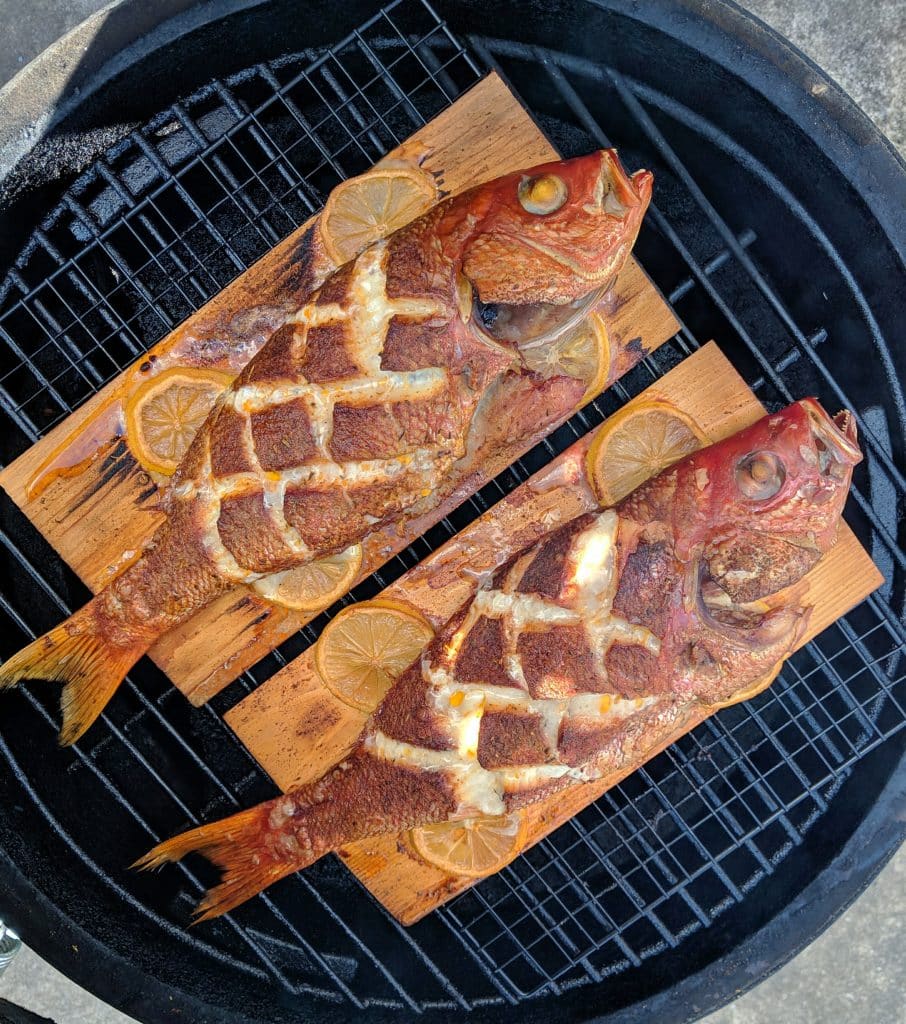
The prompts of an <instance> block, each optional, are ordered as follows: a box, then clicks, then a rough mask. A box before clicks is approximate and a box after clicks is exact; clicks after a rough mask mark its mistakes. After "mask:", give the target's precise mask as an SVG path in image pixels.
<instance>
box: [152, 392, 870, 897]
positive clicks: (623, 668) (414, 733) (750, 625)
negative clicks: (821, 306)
mask: <svg viewBox="0 0 906 1024" xmlns="http://www.w3.org/2000/svg"><path fill="white" fill-rule="evenodd" d="M860 459H861V454H860V452H859V448H858V446H857V444H856V432H855V425H854V422H853V419H852V417H851V416H850V415H849V414H848V413H841V414H840V415H839V416H838V417H836V418H835V419H831V418H830V417H829V416H828V415H827V414H826V413H825V412H824V410H823V409H822V408H821V406H820V405H819V404H818V403H817V401H815V400H814V399H805V400H803V401H801V402H797V403H794V404H793V405H791V406H789V407H788V408H787V409H785V410H783V411H782V412H779V413H777V414H774V415H770V416H765V417H764V418H763V419H761V420H760V421H759V422H758V423H756V424H755V425H753V426H752V427H750V428H749V429H747V430H744V431H742V432H740V433H738V434H736V435H734V436H732V437H730V438H727V439H726V440H724V441H721V442H719V443H718V444H715V445H712V446H711V447H709V448H705V449H703V450H701V451H699V452H697V453H695V454H693V455H691V456H689V457H688V458H686V459H684V460H683V461H681V462H679V463H677V464H676V465H674V466H672V467H671V468H669V469H667V470H666V471H664V472H663V473H661V474H660V475H659V476H657V477H655V478H654V479H652V480H650V481H649V482H648V483H646V484H644V485H643V486H642V487H640V488H639V489H638V490H637V491H635V492H634V493H633V494H631V495H629V497H627V498H626V499H625V500H624V501H622V502H621V503H620V504H619V505H617V506H616V507H614V508H610V509H601V510H598V511H596V512H591V513H588V514H586V515H583V516H580V517H578V518H577V519H574V520H572V521H571V522H569V523H567V524H566V525H565V526H563V527H561V528H559V529H557V530H555V531H553V532H551V533H550V534H548V535H547V536H546V537H544V538H542V539H541V540H539V541H538V542H537V543H535V544H534V545H532V546H531V547H529V548H527V549H526V550H524V551H522V552H520V553H518V554H517V555H515V556H514V557H512V558H511V559H509V560H508V561H507V562H506V563H505V564H504V565H502V566H501V567H500V568H499V569H498V570H497V571H496V572H494V573H493V574H492V575H491V576H490V577H489V578H487V579H485V580H483V581H481V582H480V583H479V584H478V586H477V588H476V591H475V593H474V595H473V596H472V597H471V598H470V600H469V601H467V602H466V604H465V605H464V606H463V607H462V608H461V609H460V610H459V611H458V612H457V613H456V614H455V615H454V616H453V617H452V618H451V619H450V621H449V622H448V623H447V625H446V626H445V627H444V629H443V630H441V632H440V633H439V634H438V636H437V637H436V638H435V639H434V640H433V641H432V642H431V644H430V645H429V646H428V647H427V648H426V649H425V651H424V652H423V653H422V655H421V656H420V657H419V658H418V659H417V660H416V661H415V662H414V663H413V664H412V665H411V666H410V667H409V668H408V669H407V670H406V672H405V673H404V674H403V676H402V677H401V678H400V679H399V681H398V682H397V683H396V684H395V686H394V687H393V688H392V689H391V690H390V691H389V693H388V694H387V696H386V697H385V698H384V700H383V702H382V703H381V705H380V706H379V707H378V708H377V710H376V711H375V713H374V714H373V715H372V717H371V719H370V721H369V722H368V724H367V726H366V728H365V730H364V732H363V733H362V736H361V738H360V740H359V742H358V744H357V745H356V747H355V749H354V750H353V752H352V753H351V754H350V755H349V757H348V758H346V759H345V760H344V761H343V762H342V763H341V764H339V765H337V766H336V767H335V768H333V769H332V770H331V771H329V772H328V773H327V774H326V775H325V776H324V777H323V778H322V779H320V780H318V781H317V782H314V783H312V784H311V785H308V786H305V787H303V788H301V789H299V790H297V791H296V792H293V793H290V794H288V795H286V796H282V797H279V798H278V799H277V800H274V801H271V802H270V803H267V804H263V805H261V806H260V807H256V808H252V809H251V810H249V811H244V812H242V813H241V814H239V815H237V816H235V817H233V818H228V819H226V820H225V821H222V822H215V823H214V824H211V825H204V826H202V827H201V828H198V829H195V830H193V831H191V832H188V833H186V834H185V835H183V836H178V837H176V838H175V839H171V840H169V841H167V842H165V843H162V844H161V845H160V846H158V847H157V848H156V849H155V850H153V851H151V853H149V854H148V855H147V856H146V857H144V858H143V859H142V861H141V862H140V865H141V866H143V867H152V866H157V865H159V864H162V863H164V862H165V861H168V860H176V859H179V858H180V857H181V856H183V855H184V854H186V853H188V852H191V851H200V852H202V853H204V854H205V855H206V856H207V857H209V858H210V859H211V860H212V861H214V862H215V863H216V864H218V865H220V866H221V867H222V868H223V869H224V877H223V881H222V882H221V884H220V885H218V886H217V887H215V888H214V889H212V890H211V891H210V892H209V893H208V895H207V896H206V898H205V899H204V901H203V902H202V903H201V904H200V906H199V908H198V909H199V913H200V915H201V916H202V917H209V916H214V915H217V914H220V913H223V912H224V911H226V910H229V909H230V908H232V907H234V906H236V905H237V904H239V903H241V902H242V901H243V900H245V899H247V898H248V897H249V896H251V895H253V894H254V893H256V892H258V891H260V890H261V889H263V888H264V887H265V886H267V885H269V884H270V883H271V882H273V881H275V880H277V879H278V878H281V877H283V876H284V875H287V874H289V873H291V872H293V871H296V870H298V869H299V868H302V867H305V866H306V865H308V864H311V863H312V862H313V861H315V860H317V859H318V858H319V857H321V856H322V855H323V854H325V853H327V852H329V851H331V850H335V849H337V848H338V847H340V846H343V845H344V844H346V843H348V842H351V841H353V840H356V839H361V838H364V837H366V836H369V835H374V834H378V833H382V832H388V831H396V830H398V829H400V828H408V827H411V826H415V825H422V824H427V823H430V822H437V821H444V820H450V819H459V818H468V817H473V816H476V815H486V814H491V815H493V814H500V813H503V812H505V811H511V810H514V809H516V808H518V807H521V806H523V805H525V804H527V803H531V802H534V801H537V800H540V799H542V798H544V797H547V796H549V795H550V794H551V793H553V792H555V791H556V790H558V789H560V788H562V787H564V786H568V785H571V784H573V783H574V782H577V781H582V780H588V779H594V778H599V777H601V776H602V775H604V774H606V773H608V772H611V771H615V770H618V769H620V768H625V767H626V766H630V765H634V764H638V763H639V762H640V761H641V760H642V759H644V757H645V755H646V751H651V750H653V749H655V748H656V747H657V746H658V744H659V742H663V741H664V740H665V739H666V738H667V737H668V736H670V735H672V734H674V733H675V732H676V730H677V729H678V728H680V727H681V726H682V724H683V722H684V720H686V719H687V718H689V717H691V715H692V713H693V711H694V710H696V709H697V708H699V707H700V706H701V705H702V704H704V705H707V706H714V705H719V704H721V703H723V702H726V701H728V700H731V699H732V698H733V697H734V695H739V694H743V693H745V692H746V691H747V690H749V689H751V688H752V686H753V684H755V683H757V682H758V681H759V680H760V679H762V678H763V677H765V676H766V674H767V673H768V672H769V671H770V670H771V669H772V668H773V667H774V666H775V665H776V664H777V663H778V662H779V661H780V660H781V659H783V658H784V657H786V656H787V655H788V654H789V653H790V652H791V650H792V649H793V648H794V646H795V645H796V643H797V642H798V640H799V639H800V638H801V635H802V631H803V629H804V628H805V624H806V622H807V618H808V613H809V609H808V606H807V603H806V601H805V597H806V594H805V589H806V588H805V586H804V585H803V583H802V581H803V577H804V576H805V574H806V573H807V572H808V571H809V569H811V568H812V567H813V566H814V565H815V564H816V563H817V561H818V560H819V559H820V558H821V557H822V555H824V554H825V553H826V552H827V551H829V550H830V548H831V547H832V546H833V544H834V542H835V540H836V536H837V529H838V526H839V523H840V516H841V513H842V509H843V505H844V502H845V500H846V496H847V494H848V491H849V484H850V478H851V474H852V468H853V466H854V465H855V464H856V463H857V462H858V461H859V460H860Z"/></svg>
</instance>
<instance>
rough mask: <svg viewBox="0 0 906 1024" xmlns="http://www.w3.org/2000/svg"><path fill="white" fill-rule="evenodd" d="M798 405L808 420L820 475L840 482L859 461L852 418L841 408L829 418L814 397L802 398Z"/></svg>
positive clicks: (854, 422)
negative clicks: (831, 477) (840, 410)
mask: <svg viewBox="0 0 906 1024" xmlns="http://www.w3.org/2000/svg"><path fill="white" fill-rule="evenodd" d="M801 405H802V407H803V408H804V409H805V411H806V413H807V415H808V418H809V427H810V428H811V431H812V439H813V441H814V442H815V448H816V450H817V452H818V464H819V468H820V470H821V472H822V473H823V474H824V475H825V476H834V477H838V478H840V479H842V478H843V476H844V475H845V474H846V473H847V472H848V471H849V469H851V467H853V466H855V465H856V464H857V463H859V462H861V461H862V451H861V449H860V448H859V441H858V428H857V426H856V418H855V416H853V414H852V413H851V412H850V411H849V410H848V409H844V410H843V411H842V412H838V413H837V415H836V416H833V417H832V416H830V415H828V413H826V412H825V411H824V409H823V408H822V407H821V404H820V403H819V402H818V400H817V399H815V398H805V399H803V400H802V402H801Z"/></svg>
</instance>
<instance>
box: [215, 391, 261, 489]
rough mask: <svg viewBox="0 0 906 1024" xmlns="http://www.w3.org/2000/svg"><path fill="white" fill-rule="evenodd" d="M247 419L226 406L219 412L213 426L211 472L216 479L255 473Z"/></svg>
mask: <svg viewBox="0 0 906 1024" xmlns="http://www.w3.org/2000/svg"><path fill="white" fill-rule="evenodd" d="M246 429H247V426H246V418H245V416H244V415H243V414H242V413H239V412H236V410H235V409H231V408H229V407H226V406H222V407H221V408H220V409H218V410H217V415H216V416H215V417H214V421H213V423H212V424H211V472H212V473H213V475H214V476H216V477H223V476H229V475H230V474H231V473H247V472H249V473H250V472H254V470H255V467H254V465H253V463H252V460H251V459H250V458H249V453H248V448H247V446H246Z"/></svg>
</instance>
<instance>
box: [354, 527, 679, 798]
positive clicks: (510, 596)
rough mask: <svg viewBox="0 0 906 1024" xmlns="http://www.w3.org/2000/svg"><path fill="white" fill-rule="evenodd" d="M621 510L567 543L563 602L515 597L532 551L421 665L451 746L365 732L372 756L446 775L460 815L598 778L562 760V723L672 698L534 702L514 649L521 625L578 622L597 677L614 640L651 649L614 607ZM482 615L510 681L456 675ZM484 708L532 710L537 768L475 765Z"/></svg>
mask: <svg viewBox="0 0 906 1024" xmlns="http://www.w3.org/2000/svg"><path fill="white" fill-rule="evenodd" d="M618 531H619V518H618V517H617V514H616V513H615V512H614V511H612V510H608V511H606V512H602V513H600V514H599V515H598V516H597V517H596V518H595V520H594V521H593V522H592V523H591V525H590V526H588V527H587V528H586V529H585V530H583V531H582V532H581V533H579V534H578V535H577V536H576V537H575V539H574V540H573V543H572V546H571V549H570V552H569V557H568V560H567V565H568V583H567V585H566V587H565V589H564V593H565V597H564V599H563V600H564V603H558V602H555V601H551V600H548V599H545V598H541V597H538V596H537V595H535V594H522V593H516V592H515V587H516V586H518V583H519V580H520V579H521V577H522V574H523V573H524V572H525V570H526V568H527V567H528V566H529V565H530V564H531V562H532V560H533V558H534V557H535V555H536V554H537V548H533V549H531V551H529V552H528V553H527V554H526V555H524V556H522V557H521V558H520V559H518V560H517V561H516V563H515V564H514V565H513V566H512V567H511V569H510V570H509V572H508V573H507V576H506V578H505V579H504V581H503V583H502V587H501V589H493V588H492V587H491V583H490V581H487V582H485V583H483V584H482V586H481V587H480V588H479V590H478V592H477V593H476V594H475V597H474V598H473V601H472V604H471V605H470V607H469V610H468V612H467V614H466V617H465V619H464V620H463V622H462V625H461V626H460V627H459V628H458V629H457V631H456V633H455V634H454V635H453V637H452V638H451V640H450V642H449V643H448V644H447V646H446V648H445V649H444V651H443V656H442V657H443V660H444V661H445V662H446V664H443V663H441V664H437V663H432V662H431V661H430V660H429V659H428V658H425V659H423V661H422V665H421V671H422V677H423V679H424V680H425V682H426V683H427V684H428V686H429V690H430V692H429V700H430V702H431V706H432V709H433V711H434V716H435V721H436V722H437V723H438V724H439V725H441V726H442V727H443V729H444V732H445V734H446V736H447V738H448V740H449V743H450V747H449V749H447V750H443V751H436V750H429V749H427V748H424V747H418V746H414V745H412V744H409V743H399V742H398V741H396V740H394V739H392V738H391V737H389V736H387V735H386V734H384V733H382V732H375V733H372V734H370V735H369V737H368V739H367V740H366V745H367V746H368V747H369V749H370V750H371V751H372V753H373V754H374V755H375V756H377V757H381V758H384V759H387V760H391V761H394V762H395V763H397V764H401V765H407V766H410V767H413V768H421V769H424V770H429V771H449V772H450V775H451V780H452V782H453V785H454V789H455V792H456V795H457V799H458V801H459V807H458V810H457V813H458V814H460V815H467V814H500V813H502V812H503V810H504V809H505V802H504V796H505V795H506V794H507V793H516V792H518V791H520V790H523V789H531V788H534V787H537V786H539V785H542V784H543V783H544V782H546V781H549V780H551V779H557V778H563V777H564V776H567V775H568V776H569V777H570V778H572V779H575V780H585V779H589V778H593V777H595V775H596V774H598V773H597V772H595V771H592V770H590V769H589V768H588V767H578V768H577V767H575V766H571V765H567V764H564V763H562V762H561V761H560V760H559V757H560V754H559V739H560V735H561V733H562V731H563V728H564V726H565V725H566V724H567V723H569V722H574V721H577V720H581V721H585V722H590V723H592V724H595V725H606V724H609V723H615V724H616V723H619V722H622V721H626V720H627V719H629V718H631V717H632V716H634V715H638V714H642V713H644V712H646V711H649V710H651V709H655V708H657V707H658V706H660V705H661V704H664V703H666V702H669V700H670V698H665V697H657V696H647V697H641V698H635V699H627V698H624V697H622V696H620V695H618V694H612V693H580V694H577V695H574V696H572V697H567V698H533V697H532V696H531V694H530V693H529V692H528V686H527V685H526V682H525V676H524V673H523V670H522V666H521V663H520V661H519V656H518V653H516V651H515V645H516V643H517V642H518V636H519V633H520V632H521V631H522V630H523V629H526V628H529V627H531V628H533V629H535V630H537V629H543V628H551V627H556V626H563V625H569V626H576V625H582V626H584V628H585V630H586V634H587V636H588V638H589V643H590V645H591V647H592V650H593V651H594V654H595V667H596V673H597V675H598V677H599V679H600V680H606V670H605V667H604V656H605V655H606V651H607V649H608V648H609V646H610V644H611V643H613V642H615V641H620V642H622V643H634V644H639V645H640V646H643V647H644V648H645V649H647V650H649V651H651V652H652V653H653V654H657V653H658V652H659V651H660V640H659V639H658V638H657V637H656V636H655V635H654V634H653V633H652V632H651V631H650V630H648V629H646V628H645V627H643V626H639V625H636V624H634V623H630V622H628V621H626V620H625V619H623V618H621V617H619V616H616V615H614V614H613V611H612V606H613V600H614V596H615V594H616V590H617V586H618V583H619V581H618V580H617V579H616V540H617V534H618ZM482 617H486V618H494V619H499V620H502V621H503V623H504V627H505V636H506V638H507V646H508V652H507V653H506V654H505V655H504V666H505V668H506V671H507V674H508V675H509V677H510V678H511V679H512V680H513V685H512V686H499V685H490V684H485V683H462V682H460V681H459V680H458V679H457V677H456V659H457V657H458V655H459V651H460V650H461V648H462V643H463V641H464V640H465V638H466V636H468V634H469V632H470V631H471V630H472V628H473V627H474V626H475V624H476V623H477V622H478V620H479V619H480V618H482ZM487 711H504V712H505V711H509V712H517V713H522V714H530V715H536V716H537V717H538V719H539V722H540V727H541V733H542V736H543V738H544V742H545V745H546V747H547V751H548V754H549V758H550V760H549V761H548V762H546V763H543V764H536V765H522V766H518V767H505V768H497V769H486V768H484V767H483V766H482V765H481V764H480V762H479V761H478V743H479V738H480V733H481V720H482V717H483V715H484V714H485V712H487Z"/></svg>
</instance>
